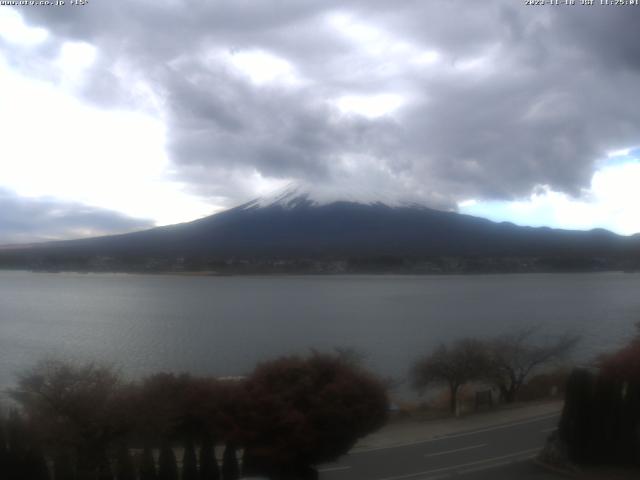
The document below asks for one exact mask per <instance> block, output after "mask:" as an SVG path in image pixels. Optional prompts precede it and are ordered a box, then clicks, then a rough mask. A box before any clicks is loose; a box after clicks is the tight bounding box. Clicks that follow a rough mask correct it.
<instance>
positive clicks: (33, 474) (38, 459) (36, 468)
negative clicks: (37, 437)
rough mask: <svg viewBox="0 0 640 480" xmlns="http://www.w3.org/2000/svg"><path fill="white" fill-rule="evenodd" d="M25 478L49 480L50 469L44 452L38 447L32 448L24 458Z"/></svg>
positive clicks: (23, 469) (23, 470)
mask: <svg viewBox="0 0 640 480" xmlns="http://www.w3.org/2000/svg"><path fill="white" fill-rule="evenodd" d="M22 472H23V477H20V478H25V479H26V478H28V479H29V480H49V468H48V467H47V461H46V459H45V458H44V452H43V451H42V450H41V449H40V448H37V447H32V448H30V449H29V450H28V451H27V453H26V454H25V456H24V462H23V467H22Z"/></svg>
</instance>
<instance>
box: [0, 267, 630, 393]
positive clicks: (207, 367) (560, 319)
mask: <svg viewBox="0 0 640 480" xmlns="http://www.w3.org/2000/svg"><path fill="white" fill-rule="evenodd" d="M639 293H640V275H639V274H623V273H606V274H548V275H546V274H531V275H478V276H368V275H362V276H300V277H297V276H282V277H277V276H269V277H245V276H238V277H188V276H171V275H166V276H162V275H158V276H152V275H124V274H122V275H120V274H74V273H60V274H47V273H28V272H7V271H4V272H0V387H2V388H5V387H7V386H8V385H11V384H12V383H13V382H14V379H15V373H16V372H19V371H21V370H24V369H25V368H27V367H28V366H30V365H32V364H33V363H34V362H36V361H37V360H38V359H40V358H42V357H45V356H56V357H63V358H70V359H97V360H106V361H108V362H112V363H114V364H116V365H118V366H120V367H121V368H122V370H123V371H124V372H125V373H126V374H128V375H129V376H137V375H141V374H145V373H149V372H155V371H159V370H170V371H191V372H194V373H197V374H213V375H224V376H226V375H242V374H245V373H247V372H249V371H250V370H251V369H252V367H253V366H254V365H255V363H256V362H259V361H261V360H265V359H269V358H273V357H276V356H278V355H282V354H287V353H296V352H298V353H299V352H302V353H304V352H308V351H309V349H311V348H315V349H318V350H331V349H333V348H334V347H355V348H356V349H358V350H360V351H361V352H363V353H365V354H366V355H367V363H368V366H369V367H371V368H374V369H376V370H377V371H379V372H380V373H382V374H384V375H389V376H394V377H397V378H403V377H406V374H407V370H408V368H409V366H410V364H411V362H412V361H413V360H415V359H416V358H417V357H419V356H420V355H421V354H423V353H426V352H429V351H430V350H431V349H432V348H433V347H434V346H435V345H437V344H438V343H440V342H447V341H449V340H452V339H454V338H457V337H461V336H478V337H483V336H491V335H496V334H501V333H507V332H510V331H513V330H514V329H518V328H519V327H522V326H527V325H540V326H541V329H540V331H541V332H544V333H548V334H556V333H562V332H565V331H572V332H577V333H580V334H582V336H583V340H582V343H581V345H580V348H579V351H578V352H577V355H578V357H579V358H581V359H587V358H590V357H592V356H593V355H595V354H597V353H599V352H603V351H607V350H610V349H612V348H616V347H618V346H619V345H621V344H622V343H624V342H626V341H627V339H628V338H629V337H630V335H632V334H633V333H634V322H636V321H638V320H640V294H639Z"/></svg>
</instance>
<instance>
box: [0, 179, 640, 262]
mask: <svg viewBox="0 0 640 480" xmlns="http://www.w3.org/2000/svg"><path fill="white" fill-rule="evenodd" d="M45 257H46V258H47V259H54V260H53V262H54V264H55V265H58V266H59V265H62V266H63V267H64V266H65V264H66V263H69V262H70V261H72V259H75V260H74V261H76V262H80V263H81V265H80V266H81V267H82V265H83V263H82V262H89V263H91V262H94V260H95V259H96V258H97V257H100V258H104V257H108V258H110V259H112V260H111V261H112V265H114V263H113V259H114V258H115V259H117V261H116V263H115V265H120V266H122V265H125V266H126V265H127V263H131V262H133V263H136V264H139V263H140V262H141V261H142V260H141V259H146V260H144V261H145V262H148V261H149V260H148V259H150V258H154V259H157V261H159V262H161V264H162V265H174V263H175V259H181V260H180V261H181V262H182V261H184V259H185V258H187V259H189V261H190V262H192V264H193V265H195V267H197V268H202V264H204V263H206V264H208V265H210V264H216V265H220V262H223V263H224V262H227V263H228V262H229V261H232V262H238V261H244V262H248V263H251V262H258V263H260V262H261V264H264V262H268V261H271V262H276V261H280V262H282V261H288V262H292V261H300V260H302V259H305V260H313V261H329V260H331V261H336V260H348V259H354V258H357V259H363V258H374V259H375V258H377V259H380V258H396V259H402V263H403V264H405V265H406V264H407V262H408V263H413V264H415V263H416V262H424V261H426V260H432V259H434V258H450V257H457V258H467V259H468V258H473V259H485V260H486V259H488V258H489V259H502V260H500V262H502V263H504V259H506V258H520V259H522V258H527V259H532V258H536V259H556V260H557V259H565V260H566V259H572V261H573V259H580V262H579V264H580V265H594V262H596V263H598V262H600V263H599V265H603V266H604V267H605V268H609V267H610V266H611V265H613V264H617V263H620V261H621V259H622V260H623V263H625V264H626V263H629V262H630V261H634V262H637V259H638V258H639V257H640V238H638V236H633V237H624V236H620V235H616V234H614V233H612V232H609V231H606V230H602V229H596V230H590V231H574V230H558V229H550V228H546V227H542V228H533V227H521V226H516V225H514V224H511V223H495V222H492V221H489V220H486V219H483V218H478V217H473V216H469V215H461V214H458V213H454V212H447V211H440V210H434V209H431V208H428V207H426V206H424V205H423V204H421V203H420V202H419V201H417V200H416V199H411V198H406V197H405V198H401V197H399V196H396V195H393V194H384V193H382V192H371V191H365V190H361V191H360V190H354V189H352V190H349V191H338V190H335V189H326V188H321V187H310V186H301V185H289V186H287V187H286V188H284V189H282V190H280V191H278V192H276V193H274V194H272V195H269V196H265V197H261V198H257V199H254V200H252V201H250V202H247V203H244V204H242V205H240V206H238V207H235V208H232V209H230V210H226V211H224V212H221V213H217V214H215V215H211V216H209V217H205V218H201V219H198V220H195V221H192V222H188V223H182V224H177V225H170V226H165V227H157V228H153V229H151V230H146V231H140V232H134V233H128V234H123V235H112V236H106V237H97V238H89V239H81V240H70V241H62V242H49V243H44V244H38V245H32V246H29V247H28V248H27V247H20V246H16V247H14V248H10V249H3V250H0V265H7V264H9V265H11V264H12V263H11V262H18V264H19V263H20V262H22V263H25V262H27V263H28V262H31V264H33V263H34V259H40V260H41V259H42V258H45ZM16 259H17V260H16ZM83 259H84V260H83ZM172 259H173V260H172ZM48 261H49V260H48ZM65 262H66V263H65ZM162 262H164V263H162ZM167 262H169V263H167ZM374 263H375V262H374ZM485 263H486V262H485ZM561 263H562V262H561ZM565 263H566V262H565ZM170 268H172V267H170ZM612 268H613V267H612ZM124 269H126V268H124Z"/></svg>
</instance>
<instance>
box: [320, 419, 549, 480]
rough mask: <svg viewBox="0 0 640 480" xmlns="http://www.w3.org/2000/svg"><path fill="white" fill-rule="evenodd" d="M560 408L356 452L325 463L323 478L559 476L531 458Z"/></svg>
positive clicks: (541, 479) (537, 479)
mask: <svg viewBox="0 0 640 480" xmlns="http://www.w3.org/2000/svg"><path fill="white" fill-rule="evenodd" d="M558 418H559V414H555V413H554V414H551V415H544V416H538V417H533V418H529V419H525V420H520V421H515V422H511V423H505V424H500V425H494V426H491V427H487V428H482V429H479V430H473V431H467V432H462V433H456V434H451V435H446V436H443V437H440V438H435V439H431V440H426V441H421V442H415V443H410V444H405V445H398V446H394V447H384V448H378V449H370V450H368V451H359V452H354V453H351V454H349V455H347V456H346V457H344V458H343V459H341V460H340V461H339V462H338V463H335V464H331V465H324V466H323V467H322V468H321V469H320V479H321V480H436V479H440V478H448V477H452V476H455V477H456V478H460V479H468V480H480V479H487V480H488V479H492V480H499V479H505V480H507V479H508V480H514V479H515V480H528V479H532V480H546V479H556V478H559V477H558V476H556V475H553V474H550V473H548V472H546V471H543V470H542V469H540V468H539V467H537V466H536V465H535V464H534V463H533V462H532V461H531V459H532V458H533V457H535V456H536V455H537V453H538V452H539V451H540V449H541V448H542V446H543V444H544V442H545V440H546V438H547V437H548V436H549V434H550V433H551V432H552V431H553V430H554V429H555V427H556V425H557V422H558Z"/></svg>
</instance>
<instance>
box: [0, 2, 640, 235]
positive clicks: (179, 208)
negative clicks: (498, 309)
mask: <svg viewBox="0 0 640 480" xmlns="http://www.w3.org/2000/svg"><path fill="white" fill-rule="evenodd" d="M563 1H564V0H561V2H563ZM524 3H525V2H524V0H483V1H470V0H459V1H456V0H429V1H424V0H422V1H417V0H416V1H410V0H404V1H401V2H392V1H379V0H366V1H365V0H361V1H355V0H354V1H345V0H342V1H331V0H317V1H303V0H278V1H275V0H274V1H269V2H267V1H259V0H251V1H249V0H229V1H224V2H222V1H196V0H191V1H178V0H175V1H159V0H153V1H152V0H136V1H134V0H130V1H127V2H114V1H111V0H88V3H87V5H85V6H74V5H72V3H71V1H69V0H68V1H67V2H66V5H64V6H31V5H29V6H0V243H8V242H22V241H34V240H41V239H49V238H71V237H78V236H87V235H96V234H103V233H109V232H121V231H128V230H135V229H140V228H146V227H149V226H152V225H162V224H169V223H175V222H180V221H188V220H192V219H195V218H198V217H201V216H204V215H207V214H211V213H214V212H216V211H220V210H222V209H224V208H227V207H230V206H234V205H236V204H238V203H241V202H244V201H246V200H248V199H250V198H253V197H255V196H259V195H262V194H266V193H268V192H270V191H272V190H273V189H276V188H279V187H282V186H283V185H286V184H287V183H289V182H291V181H303V182H312V183H316V184H323V185H333V184H340V185H341V186H344V185H347V186H348V185H350V184H352V185H357V186H358V187H359V188H362V186H363V185H365V186H367V188H371V190H378V189H379V190H383V189H384V190H385V191H395V192H400V193H402V192H407V194H410V195H411V197H412V198H415V197H418V198H420V199H421V200H422V201H423V202H424V203H425V204H427V205H429V206H433V207H436V208H441V209H449V210H458V211H461V212H465V213H472V214H476V215H481V216H486V217H489V218H492V219H496V220H510V221H514V222H515V223H519V224H527V225H550V226H560V227H566V228H593V227H605V228H609V229H612V230H614V231H617V232H619V233H624V234H629V233H634V232H639V231H640V215H638V214H637V211H636V210H637V205H639V204H640V189H639V188H636V186H637V185H640V163H639V160H638V158H639V157H640V150H636V147H638V146H640V108H639V106H640V104H639V102H638V100H639V99H640V88H639V85H640V42H639V41H638V33H637V31H638V25H640V7H634V6H627V7H614V6H599V5H596V6H592V7H587V6H581V5H579V4H580V0H578V1H577V2H576V3H578V5H574V6H568V5H560V6H550V5H545V6H526V5H525V4H524Z"/></svg>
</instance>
